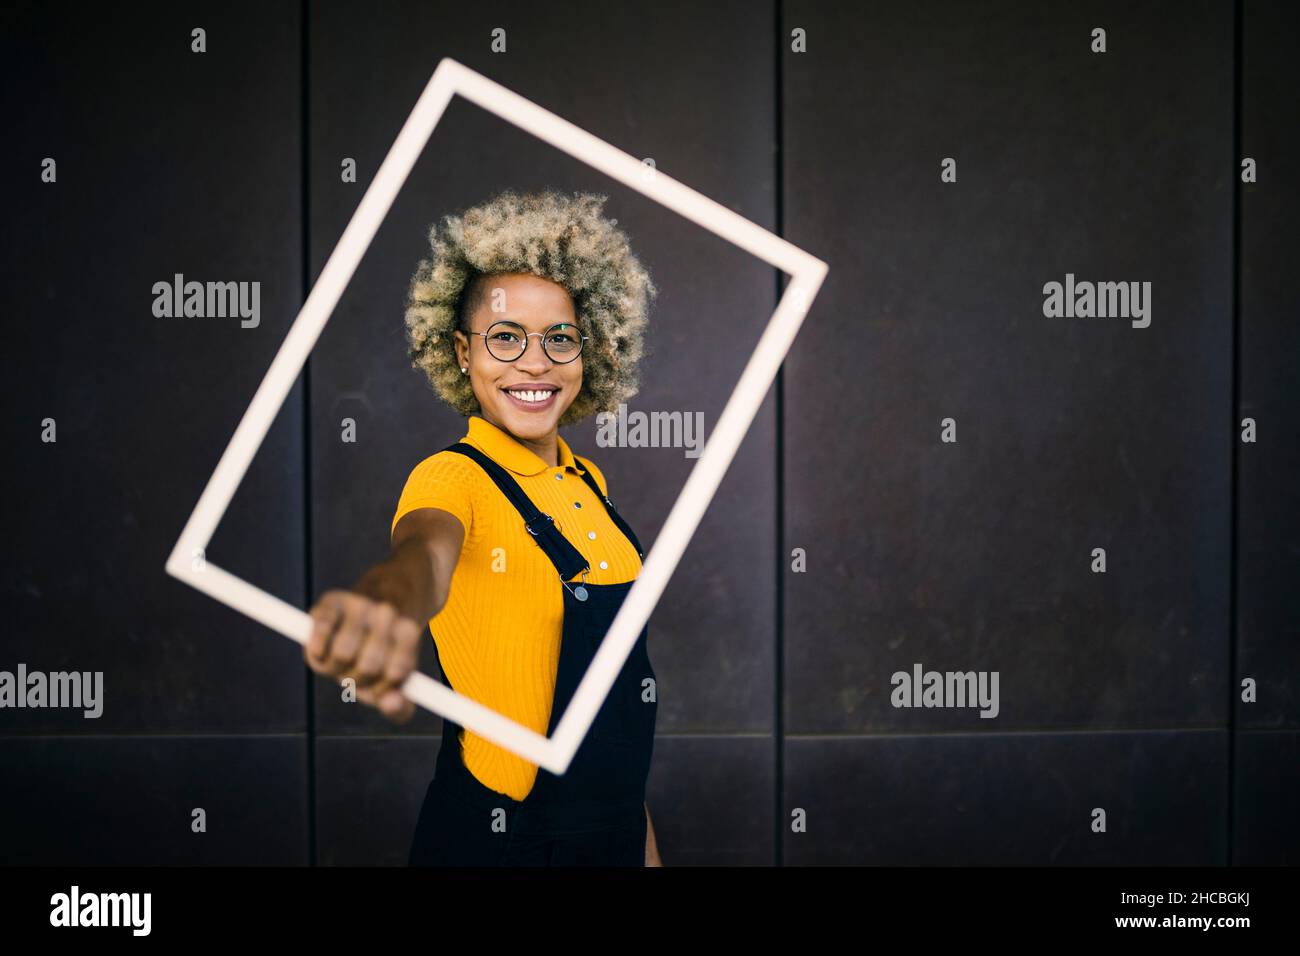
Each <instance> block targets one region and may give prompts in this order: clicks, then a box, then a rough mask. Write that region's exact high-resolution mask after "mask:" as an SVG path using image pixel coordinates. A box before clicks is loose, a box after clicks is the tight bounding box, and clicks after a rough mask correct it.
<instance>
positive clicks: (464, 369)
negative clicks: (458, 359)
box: [460, 365, 469, 372]
mask: <svg viewBox="0 0 1300 956" xmlns="http://www.w3.org/2000/svg"><path fill="white" fill-rule="evenodd" d="M460 370H461V371H462V372H468V371H469V366H468V365H462V366H461V367H460Z"/></svg>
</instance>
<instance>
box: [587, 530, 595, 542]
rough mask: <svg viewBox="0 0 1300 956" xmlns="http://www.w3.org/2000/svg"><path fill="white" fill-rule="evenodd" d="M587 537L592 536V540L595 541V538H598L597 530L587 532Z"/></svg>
mask: <svg viewBox="0 0 1300 956" xmlns="http://www.w3.org/2000/svg"><path fill="white" fill-rule="evenodd" d="M587 537H588V538H590V539H591V540H592V541H595V540H596V532H594V531H588V532H587Z"/></svg>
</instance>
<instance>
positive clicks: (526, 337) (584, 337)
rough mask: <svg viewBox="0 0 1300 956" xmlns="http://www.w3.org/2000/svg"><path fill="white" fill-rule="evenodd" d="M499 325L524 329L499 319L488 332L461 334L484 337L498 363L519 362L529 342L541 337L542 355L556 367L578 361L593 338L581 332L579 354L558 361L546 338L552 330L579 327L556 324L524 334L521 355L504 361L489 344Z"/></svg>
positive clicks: (489, 352)
mask: <svg viewBox="0 0 1300 956" xmlns="http://www.w3.org/2000/svg"><path fill="white" fill-rule="evenodd" d="M498 325H512V326H514V327H515V328H517V329H522V328H523V326H522V325H520V324H519V323H518V322H515V321H513V320H511V319H497V320H496V321H495V322H493V323H492V324H491V325H489V326H488V327H487V331H486V332H466V331H465V330H464V329H461V333H462V334H464V335H474V336H482V338H483V347H484V348H485V349H487V353H488V355H491V356H492V357H493V358H494V359H496V360H497V361H498V362H518V361H519V360H520V359H521V358H523V357H524V353H525V352H527V351H528V346H529V341H528V340H529V339H530V338H532V337H533V336H534V335H537V336H541V339H542V354H543V355H545V356H546V357H547V358H548V359H550V360H551V361H552V362H554V363H555V364H556V365H568V364H569V363H570V362H574V361H577V359H578V358H580V357H581V355H582V350H583V349H584V348H586V344H587V339H589V338H591V336H589V335H583V334H582V333H581V332H579V333H578V354H577V355H575V356H574V357H573V358H571V359H564V360H563V361H560V360H558V359H556V358H555V356H553V355H552V354H551V353H550V352H549V351H547V349H546V336H547V335H548V334H549V333H550V332H551V330H552V329H558V328H559V327H560V326H569V327H570V328H574V329H576V328H577V326H576V325H574V324H573V323H572V322H556V323H555V324H554V325H549V326H547V327H546V331H545V332H524V347H523V348H521V349H520V350H519V354H518V355H516V356H515V357H514V358H508V359H503V358H501V356H499V355H497V354H496V353H495V352H493V351H492V347H491V346H490V345H488V344H487V337H488V336H489V335H491V334H492V330H493V329H495V328H496V327H497V326H498Z"/></svg>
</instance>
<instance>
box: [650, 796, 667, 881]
mask: <svg viewBox="0 0 1300 956" xmlns="http://www.w3.org/2000/svg"><path fill="white" fill-rule="evenodd" d="M645 865H646V866H663V865H664V862H663V860H661V859H659V845H658V844H657V843H655V825H654V823H653V822H651V820H650V804H648V803H647V804H646V805H645Z"/></svg>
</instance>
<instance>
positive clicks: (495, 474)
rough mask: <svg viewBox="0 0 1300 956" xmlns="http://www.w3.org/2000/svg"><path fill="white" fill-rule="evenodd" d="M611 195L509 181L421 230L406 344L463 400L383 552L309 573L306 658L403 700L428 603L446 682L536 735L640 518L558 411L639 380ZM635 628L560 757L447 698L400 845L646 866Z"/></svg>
mask: <svg viewBox="0 0 1300 956" xmlns="http://www.w3.org/2000/svg"><path fill="white" fill-rule="evenodd" d="M604 201H605V198H604V197H602V196H596V195H592V194H577V193H575V194H573V195H572V196H564V195H561V194H559V193H556V192H552V191H548V192H545V193H541V194H535V195H519V194H517V193H514V192H505V193H503V194H501V195H500V196H498V197H496V198H495V199H493V200H491V201H489V202H488V203H486V204H484V205H482V206H478V207H475V208H472V209H470V210H468V211H466V212H465V213H464V214H463V215H461V216H446V217H444V218H443V219H442V221H441V224H440V226H435V227H434V228H433V229H431V230H430V234H429V239H430V246H431V250H432V254H431V256H430V257H429V258H428V259H426V260H424V261H423V262H421V263H420V266H419V268H418V270H417V272H416V274H415V276H414V278H413V280H412V283H411V290H410V298H409V301H408V303H407V310H406V325H407V330H408V334H409V341H410V353H409V354H410V357H411V359H412V361H413V364H414V365H415V367H416V368H419V369H420V370H422V371H423V372H424V373H425V374H426V376H427V377H428V379H429V382H430V384H431V385H432V387H433V389H434V391H435V392H436V393H437V394H438V395H439V396H440V397H441V398H442V399H443V400H444V401H446V402H447V403H449V404H450V405H451V406H452V407H453V408H455V409H456V410H457V411H459V412H461V413H462V414H464V415H465V416H467V418H468V420H469V421H468V428H467V430H466V432H465V434H464V435H463V437H462V438H461V440H460V441H458V442H455V443H454V444H452V445H449V446H448V447H446V448H444V449H442V450H441V451H438V452H436V453H434V454H431V455H429V456H427V457H426V458H424V460H422V461H421V462H419V464H417V465H416V466H415V468H414V469H413V470H412V472H411V473H410V475H409V477H408V478H407V481H406V485H405V487H404V488H403V490H402V494H401V497H400V499H399V500H398V504H397V509H396V512H395V514H394V515H393V521H392V526H391V533H392V548H393V551H392V555H391V557H390V558H388V559H387V560H386V561H384V562H382V563H381V564H378V565H376V566H375V567H373V568H371V569H370V570H369V571H367V572H366V574H365V575H363V576H362V578H361V579H360V580H359V581H358V582H357V584H356V585H354V587H353V588H352V589H350V590H348V591H341V590H334V591H328V592H326V593H325V594H323V595H322V596H321V598H320V600H319V601H318V602H317V604H316V605H315V606H314V607H313V608H312V612H311V613H312V616H313V617H315V618H316V620H317V628H316V631H315V633H314V634H313V636H312V639H311V641H310V642H309V643H308V645H307V648H306V650H305V654H306V659H307V661H308V663H309V664H310V665H311V666H312V667H313V668H314V669H315V670H317V671H318V672H320V673H323V674H329V675H331V676H333V677H336V678H339V679H345V678H348V677H351V678H353V679H354V680H355V681H356V687H357V697H358V699H360V700H362V701H363V702H366V703H369V704H372V705H374V706H376V707H378V708H379V709H380V710H381V711H382V712H383V713H385V714H386V715H388V716H389V717H390V718H392V719H394V720H398V721H404V720H406V719H408V718H409V716H410V714H411V713H412V712H413V705H412V704H411V703H410V701H408V700H406V698H405V697H404V696H403V695H402V694H401V692H400V690H399V689H398V688H400V686H401V684H402V682H403V681H404V680H405V678H406V676H407V675H408V674H409V673H410V671H411V669H412V668H413V667H414V666H415V659H416V657H417V656H418V642H419V640H420V638H421V637H422V635H423V634H424V633H425V632H424V627H425V625H426V624H427V626H428V629H429V631H431V632H432V634H433V637H434V643H435V648H436V652H437V656H438V660H439V663H440V665H441V668H442V671H443V675H444V677H445V678H446V680H447V682H448V684H450V685H451V687H452V688H453V689H454V690H456V691H457V692H458V693H461V694H463V695H465V696H466V697H469V698H471V699H473V700H475V701H477V702H479V703H481V704H483V705H484V706H486V707H488V708H490V709H491V710H493V711H496V712H498V713H500V714H503V715H505V716H507V717H509V718H510V719H512V720H514V721H517V722H518V723H521V724H523V725H524V726H527V727H530V728H531V729H533V730H534V731H536V732H537V733H539V734H545V735H547V736H549V735H551V734H553V733H554V731H555V726H556V724H557V722H558V721H559V718H560V717H561V716H562V715H563V713H564V711H565V709H566V708H567V706H568V704H569V701H570V699H571V698H572V695H573V692H574V691H575V690H576V688H577V685H578V682H579V681H580V680H581V679H582V677H583V675H584V674H585V673H586V671H587V668H588V666H589V664H590V663H591V660H592V658H593V657H594V656H595V653H596V651H597V649H598V648H599V646H600V643H601V642H602V641H603V639H604V637H605V634H606V632H607V631H608V629H609V625H610V623H611V622H612V621H613V618H614V615H615V614H616V613H617V612H618V609H619V608H620V606H621V605H622V602H623V599H624V598H625V597H626V595H627V593H628V591H629V590H630V589H631V587H632V583H633V582H634V581H635V580H636V577H637V575H638V574H639V572H640V569H641V559H642V557H643V552H642V548H641V544H640V542H639V541H638V540H637V537H636V534H635V532H633V530H632V528H631V527H630V526H629V525H628V524H627V522H626V520H624V518H623V517H622V516H621V515H620V514H619V513H618V512H617V511H616V510H615V509H614V506H613V502H612V501H611V500H610V497H609V489H608V486H607V484H606V480H605V477H604V475H603V474H602V473H601V471H600V470H599V469H598V468H597V467H596V466H595V464H594V463H592V462H590V461H588V460H586V459H584V458H580V457H578V456H577V455H574V454H573V452H572V450H571V449H570V448H569V446H568V443H567V442H565V440H564V439H563V438H562V437H560V435H559V428H560V426H562V425H568V424H572V423H574V422H577V421H580V420H581V419H583V418H585V417H587V416H589V415H591V414H594V413H596V412H600V411H613V410H614V409H616V408H617V407H618V406H619V404H620V403H621V402H624V401H625V400H626V399H627V398H629V397H631V396H632V395H635V394H636V392H637V387H638V383H637V379H636V372H637V363H638V361H639V359H640V358H641V356H642V354H643V352H644V329H645V325H646V311H647V304H648V301H649V299H650V298H651V297H652V296H653V295H654V294H655V291H656V290H655V288H654V286H653V284H652V283H651V281H650V277H649V275H648V274H647V273H646V271H645V270H644V269H643V268H642V266H641V264H640V262H639V261H638V260H637V258H636V256H634V255H633V254H632V252H631V250H630V248H629V245H628V242H627V238H626V236H624V234H623V233H622V232H620V231H619V230H618V229H617V228H615V225H616V220H612V219H605V218H604V217H603V216H602V215H601V214H600V208H601V205H602V204H603V203H604ZM647 641H648V630H646V629H644V628H643V629H642V632H641V634H640V635H639V637H638V639H637V642H636V644H635V645H634V647H633V650H632V653H631V654H630V655H629V657H628V659H627V661H626V663H625V664H624V666H623V668H622V670H621V672H620V673H619V675H618V677H617V678H616V680H615V683H614V685H613V687H612V688H611V690H610V692H609V696H608V697H607V699H606V700H605V702H604V704H603V705H602V707H601V709H600V711H599V712H598V714H597V716H596V719H595V721H594V722H593V724H592V726H591V728H590V730H589V731H588V733H587V736H586V738H585V739H584V740H583V743H582V745H581V746H580V747H579V749H578V751H577V753H576V754H575V755H574V758H573V760H572V762H571V763H570V765H569V768H568V769H567V771H566V772H565V773H564V774H563V775H561V776H557V775H555V774H552V773H550V772H549V771H546V770H543V769H541V768H539V767H538V766H537V765H536V764H533V763H530V762H529V761H527V760H525V759H524V758H522V757H519V756H518V755H517V754H514V753H512V752H510V751H507V750H505V749H504V748H501V747H499V746H497V745H496V744H494V743H493V742H492V741H490V740H487V739H486V738H483V737H480V736H479V735H478V734H475V733H474V732H472V731H470V730H467V729H465V728H463V727H459V726H457V725H455V724H453V723H452V722H451V721H449V720H446V719H444V721H443V736H442V746H441V748H440V750H439V752H438V759H437V770H436V773H435V776H434V778H433V780H432V781H431V782H430V784H429V787H428V789H427V791H426V794H425V800H424V804H423V806H422V808H421V812H420V817H419V820H418V822H417V826H416V832H415V836H414V839H413V840H412V845H411V853H410V862H411V863H412V864H432V865H458V864H460V865H472V866H483V865H575V864H589V865H602V866H642V865H649V866H657V865H661V864H660V862H659V859H658V852H657V849H656V847H655V839H654V830H653V827H652V826H651V824H650V818H649V811H648V808H647V807H646V805H645V786H646V778H647V776H648V773H649V768H650V761H651V757H652V754H653V749H654V730H655V720H656V715H657V710H658V689H657V686H656V678H655V673H654V669H653V667H652V666H651V663H650V657H649V651H648V646H647Z"/></svg>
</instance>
